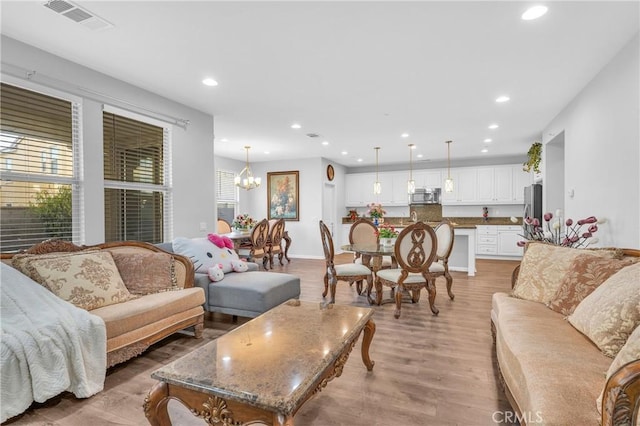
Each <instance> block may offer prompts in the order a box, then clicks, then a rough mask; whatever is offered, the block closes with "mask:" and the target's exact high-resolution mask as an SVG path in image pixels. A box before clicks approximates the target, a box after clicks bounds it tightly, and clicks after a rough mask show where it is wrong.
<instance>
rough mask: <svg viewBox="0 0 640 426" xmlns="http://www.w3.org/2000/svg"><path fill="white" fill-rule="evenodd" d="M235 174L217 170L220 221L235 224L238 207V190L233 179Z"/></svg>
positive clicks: (217, 198)
mask: <svg viewBox="0 0 640 426" xmlns="http://www.w3.org/2000/svg"><path fill="white" fill-rule="evenodd" d="M234 178H235V173H234V172H230V171H226V170H216V201H217V208H218V219H224V220H226V221H227V222H229V223H231V222H233V219H234V218H235V217H236V207H237V206H238V188H237V187H236V185H235V183H234V181H233V179H234Z"/></svg>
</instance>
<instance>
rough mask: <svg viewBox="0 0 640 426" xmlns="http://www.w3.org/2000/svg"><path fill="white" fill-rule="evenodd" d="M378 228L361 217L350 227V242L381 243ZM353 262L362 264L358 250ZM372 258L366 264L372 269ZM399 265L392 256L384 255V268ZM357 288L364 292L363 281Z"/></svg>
mask: <svg viewBox="0 0 640 426" xmlns="http://www.w3.org/2000/svg"><path fill="white" fill-rule="evenodd" d="M377 231H378V228H377V227H376V226H375V225H374V224H373V222H372V221H370V220H369V219H366V218H360V219H358V220H356V221H355V222H354V223H353V225H351V228H350V229H349V244H371V245H373V244H379V243H380V238H379V237H378V234H377ZM353 263H360V264H362V255H361V254H360V253H358V252H354V255H353ZM371 263H372V259H370V260H369V262H368V264H365V266H366V267H368V268H369V269H371ZM392 267H397V264H396V262H395V260H394V259H393V257H392V256H383V257H382V268H383V269H385V268H392ZM356 288H357V290H358V294H361V293H362V281H359V282H358V283H357V284H356Z"/></svg>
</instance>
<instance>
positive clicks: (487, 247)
mask: <svg viewBox="0 0 640 426" xmlns="http://www.w3.org/2000/svg"><path fill="white" fill-rule="evenodd" d="M476 254H489V255H496V254H498V227H497V226H495V225H479V226H476Z"/></svg>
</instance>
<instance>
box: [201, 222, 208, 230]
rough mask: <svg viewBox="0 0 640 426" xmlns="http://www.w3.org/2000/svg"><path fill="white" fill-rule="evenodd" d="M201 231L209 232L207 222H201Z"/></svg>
mask: <svg viewBox="0 0 640 426" xmlns="http://www.w3.org/2000/svg"><path fill="white" fill-rule="evenodd" d="M200 230H201V231H206V230H207V222H200Z"/></svg>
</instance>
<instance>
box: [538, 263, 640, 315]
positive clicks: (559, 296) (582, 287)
mask: <svg viewBox="0 0 640 426" xmlns="http://www.w3.org/2000/svg"><path fill="white" fill-rule="evenodd" d="M633 263H634V261H633V260H632V259H624V260H618V259H608V258H606V257H598V256H595V257H594V256H590V255H579V256H577V257H576V258H575V259H574V260H573V262H571V266H570V267H569V271H568V272H567V274H566V275H565V276H564V278H563V280H562V282H561V283H560V287H559V288H558V291H557V293H556V295H555V298H554V299H553V300H551V301H550V302H549V303H548V304H547V306H548V307H549V308H550V309H552V310H554V311H556V312H560V313H561V314H563V315H565V316H566V315H571V314H572V313H573V311H574V310H575V308H576V306H578V304H579V303H580V302H582V300H583V299H584V298H585V297H587V296H588V295H590V294H591V293H592V292H593V290H595V289H596V288H597V287H598V286H599V285H600V284H602V283H603V282H605V280H606V279H607V278H609V277H610V276H611V275H613V274H615V273H616V272H618V271H619V270H620V269H622V268H624V267H625V266H629V265H631V264H633Z"/></svg>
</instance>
